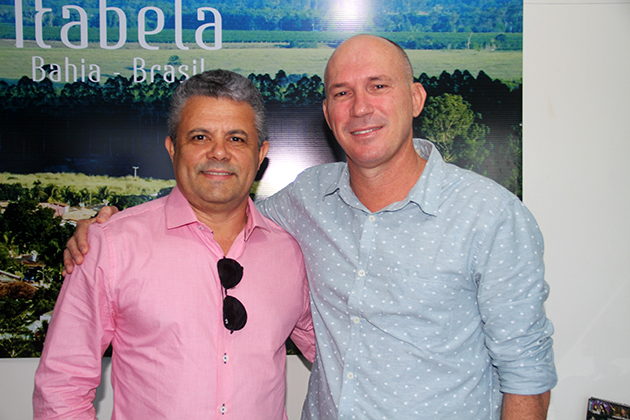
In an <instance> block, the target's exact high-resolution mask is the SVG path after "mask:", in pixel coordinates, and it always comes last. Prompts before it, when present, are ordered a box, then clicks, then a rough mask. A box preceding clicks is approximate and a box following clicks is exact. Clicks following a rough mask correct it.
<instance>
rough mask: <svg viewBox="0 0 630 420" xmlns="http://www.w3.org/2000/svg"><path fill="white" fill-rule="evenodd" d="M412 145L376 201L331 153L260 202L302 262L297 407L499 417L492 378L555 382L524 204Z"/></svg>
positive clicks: (331, 414) (325, 414)
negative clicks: (305, 315) (305, 360)
mask: <svg viewBox="0 0 630 420" xmlns="http://www.w3.org/2000/svg"><path fill="white" fill-rule="evenodd" d="M416 146H417V147H418V149H419V153H421V155H423V157H425V158H428V162H427V165H426V168H425V170H424V174H423V176H422V177H421V178H420V180H419V181H418V183H417V184H416V186H415V187H414V188H413V189H412V190H411V192H410V193H409V195H408V197H407V199H406V200H404V201H401V202H398V203H393V204H392V205H390V206H389V207H387V208H385V209H383V210H381V211H378V212H376V213H371V212H370V211H368V210H367V209H366V208H365V207H364V206H363V205H362V204H361V203H360V202H359V201H358V199H357V197H356V196H355V195H354V193H353V192H352V190H351V188H350V185H349V178H348V171H347V166H346V165H345V164H343V163H337V164H329V165H323V166H319V167H315V168H311V169H309V170H307V171H305V172H304V173H302V174H301V175H300V176H299V177H298V178H297V180H296V181H295V182H294V183H293V184H291V185H290V186H288V187H287V188H286V189H285V190H283V191H281V192H280V193H278V194H277V195H275V196H273V197H271V198H270V199H267V200H265V201H264V202H262V203H260V205H259V207H261V209H262V211H263V213H266V214H267V215H268V216H269V217H271V218H272V219H274V220H276V221H277V222H278V223H279V224H280V225H281V226H283V227H284V228H285V229H287V230H288V231H289V232H290V233H291V234H292V235H293V236H294V237H295V238H296V239H297V240H298V242H299V243H300V246H301V247H302V250H303V252H304V257H305V263H306V267H307V271H308V274H309V281H310V288H311V309H312V312H313V322H314V326H315V332H316V335H317V345H318V354H317V358H316V361H315V364H314V366H313V371H312V375H311V380H310V384H309V394H308V397H307V401H306V403H305V410H304V414H303V418H305V419H322V420H324V419H326V420H328V419H392V418H396V419H432V420H434V419H453V418H457V419H469V420H479V419H499V412H500V404H501V392H512V393H532V394H533V393H540V392H544V391H546V390H548V389H550V388H551V387H553V385H554V384H555V381H556V375H555V369H554V366H553V354H552V350H551V344H552V340H551V338H550V336H551V334H552V332H553V327H552V325H551V323H550V322H549V320H548V319H547V318H546V316H545V312H544V309H543V302H544V301H545V300H546V298H547V295H548V286H547V284H546V283H545V281H544V278H543V275H544V266H543V261H542V256H543V255H542V254H543V241H542V236H541V234H540V232H539V230H538V227H537V225H536V222H535V220H534V218H533V217H532V215H531V214H530V213H529V211H528V210H527V209H526V208H525V207H524V206H523V205H522V203H521V202H520V201H519V200H518V199H517V198H516V197H514V196H513V195H512V194H510V193H509V192H508V191H506V190H505V189H503V188H502V187H500V186H499V185H497V184H496V183H494V182H493V181H491V180H489V179H486V178H483V177H481V176H479V175H477V174H474V173H472V172H469V171H465V170H462V169H460V168H457V167H455V166H453V165H450V164H446V163H444V161H443V160H442V158H441V156H440V155H439V153H438V152H437V150H436V149H435V148H434V147H433V146H432V145H431V143H429V142H425V141H420V142H418V143H416Z"/></svg>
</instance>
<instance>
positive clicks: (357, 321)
mask: <svg viewBox="0 0 630 420" xmlns="http://www.w3.org/2000/svg"><path fill="white" fill-rule="evenodd" d="M352 322H354V323H355V324H358V323H359V322H361V320H360V319H359V317H358V316H355V317H354V318H352Z"/></svg>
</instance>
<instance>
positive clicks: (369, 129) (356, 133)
mask: <svg viewBox="0 0 630 420" xmlns="http://www.w3.org/2000/svg"><path fill="white" fill-rule="evenodd" d="M381 128H383V127H374V128H368V129H365V130H357V131H351V132H350V134H352V135H353V136H360V135H362V134H368V133H372V132H374V131H378V130H380V129H381Z"/></svg>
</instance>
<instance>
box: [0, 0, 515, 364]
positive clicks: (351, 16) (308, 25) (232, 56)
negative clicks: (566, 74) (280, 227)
mask: <svg viewBox="0 0 630 420" xmlns="http://www.w3.org/2000/svg"><path fill="white" fill-rule="evenodd" d="M18 6H19V7H18ZM106 6H107V9H103V7H104V6H103V5H101V6H100V8H99V2H96V1H71V0H66V1H45V0H44V1H43V6H42V7H41V8H40V10H36V6H35V4H34V2H30V1H20V0H16V1H15V2H14V1H13V0H12V1H9V2H7V1H0V38H1V39H0V58H1V59H2V65H1V66H0V212H1V214H0V357H38V356H39V354H40V352H41V346H42V343H43V339H44V337H45V330H46V327H47V322H48V320H49V319H50V313H51V311H52V309H53V307H54V301H55V299H56V295H57V293H58V290H59V288H60V287H61V284H62V282H63V278H62V276H61V252H62V251H63V248H64V247H65V242H66V241H67V238H68V237H69V235H70V234H71V233H72V231H73V229H74V227H73V226H74V224H75V223H76V220H77V219H79V218H85V217H91V216H92V215H93V214H95V212H96V211H98V209H99V208H100V207H102V206H103V205H106V204H110V205H116V206H117V207H119V208H120V209H124V208H126V207H129V206H133V205H136V204H140V203H142V202H145V201H147V200H152V199H154V198H156V197H160V196H163V195H164V194H167V193H168V192H169V191H170V188H172V186H173V185H174V180H173V174H172V168H171V164H170V160H169V158H168V155H167V153H166V151H165V149H164V138H165V137H166V127H165V126H166V124H165V121H166V116H167V113H168V98H169V97H170V94H171V93H172V92H173V90H174V89H175V87H176V86H177V85H178V84H179V83H181V82H182V81H183V80H185V78H186V77H187V75H191V74H194V73H195V72H199V71H202V70H209V69H213V68H224V69H228V70H233V71H236V72H238V73H240V74H243V75H244V76H246V77H248V78H250V79H251V80H252V81H253V82H254V83H255V84H256V85H257V86H258V88H259V89H260V90H261V92H262V94H263V96H264V98H265V102H266V105H267V110H268V116H269V140H270V143H271V148H270V151H269V154H268V159H267V161H266V162H265V165H264V167H263V169H264V171H261V173H260V174H259V177H258V180H257V182H256V184H255V186H254V189H253V191H252V196H255V197H264V196H268V195H271V194H273V193H274V192H275V191H277V190H279V189H280V188H282V187H283V186H285V185H286V184H288V183H289V182H291V181H292V180H293V179H294V178H295V176H296V175H297V174H298V173H299V172H300V171H302V170H303V169H305V168H307V167H309V166H313V165H316V164H321V163H328V162H332V161H339V160H344V156H343V151H342V150H341V149H340V148H339V146H338V145H337V144H336V142H335V140H334V138H333V136H332V134H331V133H330V131H329V130H328V128H327V127H326V124H325V121H324V118H323V114H322V112H321V101H322V99H323V83H322V79H323V70H324V66H325V63H326V61H327V59H328V57H329V56H330V54H331V53H332V51H334V48H335V47H336V46H337V45H339V43H341V42H342V41H343V40H345V39H347V38H349V37H350V36H352V35H354V34H356V33H373V34H378V35H381V36H384V37H386V38H388V39H391V40H393V41H396V42H398V43H399V44H400V45H401V46H403V48H405V50H406V51H407V53H408V55H409V57H410V60H411V61H412V65H413V67H414V76H415V77H416V79H417V81H419V82H420V83H422V84H423V85H424V87H425V88H426V89H427V93H428V95H429V99H428V101H427V104H426V107H425V110H424V111H423V112H422V114H421V115H420V116H419V117H418V118H417V119H416V121H415V123H414V135H415V136H416V137H423V138H427V139H429V140H432V141H434V142H435V144H436V145H437V147H438V148H439V150H440V152H441V153H442V154H443V156H444V157H445V159H446V160H448V161H450V162H453V163H455V164H457V165H459V166H462V167H465V168H467V169H471V170H474V171H477V172H479V173H482V174H484V175H487V176H489V177H491V178H493V179H494V180H496V181H497V182H499V183H500V184H502V185H504V186H505V187H506V188H508V189H510V190H511V191H513V192H514V193H515V194H517V195H519V196H522V193H521V186H522V170H521V150H522V130H521V122H522V1H521V2H519V1H498V0H497V1H481V0H479V1H471V2H466V3H462V2H457V1H428V0H427V1H414V2H411V1H402V0H399V1H381V2H359V1H335V2H331V1H316V0H312V1H290V0H287V1H273V2H272V1H262V0H250V1H246V0H244V1H241V2H238V3H235V2H233V1H217V2H213V3H212V8H213V9H214V10H215V12H216V13H214V12H212V11H209V10H204V12H205V15H204V16H205V17H204V20H202V21H199V20H198V16H199V9H204V8H205V9H207V8H208V7H207V5H205V4H203V3H202V2H198V1H186V2H182V1H181V0H178V1H175V2H151V3H150V5H149V4H148V3H146V2H142V1H109V2H106ZM149 6H150V7H149ZM64 10H68V11H69V13H70V17H69V18H64V17H63V16H64V15H63V13H64ZM178 10H179V11H178ZM17 11H19V12H20V13H19V14H16V12H17ZM103 12H105V13H104V14H105V15H106V19H104V20H101V19H100V17H101V16H102V15H103ZM18 15H19V16H18ZM121 16H124V20H125V25H126V26H125V30H124V31H123V30H122V26H121ZM217 16H220V18H217ZM101 25H104V27H103V26H101ZM202 25H211V26H207V27H206V29H205V30H204V31H202V33H200V32H199V28H200V27H201V26H202ZM212 25H213V26H212ZM122 33H124V35H125V36H124V42H122V41H123V37H122V36H121V34H122ZM198 35H199V36H198ZM104 38H105V39H104ZM117 44H119V46H118V47H117V48H114V47H115V46H116V45H117ZM104 46H105V47H104ZM208 48H215V49H208Z"/></svg>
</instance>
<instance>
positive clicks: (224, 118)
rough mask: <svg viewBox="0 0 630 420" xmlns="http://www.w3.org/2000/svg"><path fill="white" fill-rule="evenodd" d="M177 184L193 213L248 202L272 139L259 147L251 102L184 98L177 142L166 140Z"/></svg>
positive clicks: (196, 97)
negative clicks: (184, 103)
mask: <svg viewBox="0 0 630 420" xmlns="http://www.w3.org/2000/svg"><path fill="white" fill-rule="evenodd" d="M165 144H166V148H167V150H168V152H169V155H170V156H171V160H172V161H173V168H174V170H175V179H176V180H177V186H178V188H179V189H180V190H181V192H182V194H183V195H184V197H186V199H187V200H188V202H189V203H190V204H191V206H192V207H193V209H194V210H195V212H197V213H198V214H199V212H201V213H206V214H208V213H214V212H231V211H235V210H236V209H239V208H244V207H245V206H246V205H247V198H248V197H249V192H250V189H251V186H252V184H253V182H254V179H255V177H256V172H257V171H258V168H259V167H260V164H261V162H262V160H263V159H264V158H265V155H266V154H267V150H268V149H269V143H268V142H264V143H263V144H262V146H261V147H260V149H259V148H258V135H257V132H256V127H255V126H254V111H253V109H252V107H251V106H250V105H249V104H248V103H247V102H236V101H234V100H232V99H226V98H212V97H207V96H193V97H191V98H190V99H188V100H187V101H186V105H185V106H184V110H183V112H182V114H181V119H180V122H179V126H178V129H177V141H176V144H173V141H172V140H171V138H170V137H167V138H166V142H165Z"/></svg>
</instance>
